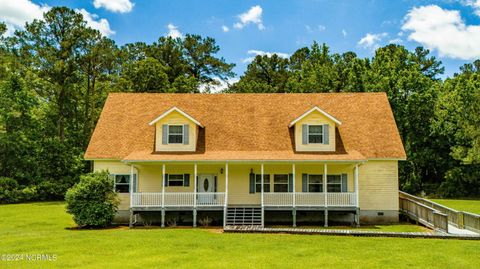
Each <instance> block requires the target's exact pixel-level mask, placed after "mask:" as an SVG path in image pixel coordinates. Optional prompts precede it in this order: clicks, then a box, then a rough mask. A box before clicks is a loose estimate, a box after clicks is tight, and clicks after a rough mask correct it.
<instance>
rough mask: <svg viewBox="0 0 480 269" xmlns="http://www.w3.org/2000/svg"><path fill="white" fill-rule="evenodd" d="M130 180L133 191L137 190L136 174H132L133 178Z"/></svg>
mask: <svg viewBox="0 0 480 269" xmlns="http://www.w3.org/2000/svg"><path fill="white" fill-rule="evenodd" d="M132 182H133V185H132V187H133V192H137V188H138V187H137V184H138V183H137V174H133V180H132Z"/></svg>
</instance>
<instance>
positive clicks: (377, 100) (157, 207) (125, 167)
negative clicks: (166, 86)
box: [85, 93, 406, 226]
mask: <svg viewBox="0 0 480 269" xmlns="http://www.w3.org/2000/svg"><path fill="white" fill-rule="evenodd" d="M85 159H87V160H92V161H93V169H94V170H95V171H100V170H108V171H109V173H110V174H111V175H112V177H113V178H114V179H115V186H114V187H115V190H116V191H117V192H118V193H119V196H120V198H121V204H120V206H119V212H118V219H122V217H123V218H124V219H125V220H126V219H129V222H130V224H133V222H135V221H138V220H139V218H143V219H147V218H154V219H155V218H156V219H158V220H159V222H160V223H161V225H162V226H164V225H165V223H166V222H168V221H169V220H171V219H172V218H173V219H174V221H177V220H182V221H185V222H193V225H194V226H195V225H197V223H198V222H199V221H200V218H203V217H205V216H211V217H212V218H213V219H215V221H217V223H219V224H222V223H223V225H229V224H235V225H241V224H256V225H264V224H265V223H269V222H272V221H275V220H283V221H288V222H289V223H291V224H292V225H293V226H295V225H296V223H297V221H303V220H305V221H308V220H317V221H319V222H321V223H323V224H324V225H325V226H327V225H328V223H329V221H334V220H339V221H351V222H352V223H356V224H357V225H358V224H360V223H379V222H397V221H398V209H399V208H398V207H399V206H398V199H399V198H398V161H401V160H405V159H406V155H405V151H404V148H403V145H402V141H401V139H400V135H399V133H398V129H397V126H396V123H395V119H394V117H393V114H392V111H391V108H390V105H389V102H388V99H387V96H386V94H384V93H321V94H148V93H112V94H110V95H109V96H108V98H107V101H106V103H105V106H104V108H103V111H102V113H101V115H100V118H99V121H98V123H97V126H96V128H95V131H94V132H93V135H92V138H91V140H90V143H89V145H88V148H87V151H86V153H85Z"/></svg>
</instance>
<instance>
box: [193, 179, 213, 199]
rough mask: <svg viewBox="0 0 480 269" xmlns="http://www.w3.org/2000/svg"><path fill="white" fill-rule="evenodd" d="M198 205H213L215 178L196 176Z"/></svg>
mask: <svg viewBox="0 0 480 269" xmlns="http://www.w3.org/2000/svg"><path fill="white" fill-rule="evenodd" d="M197 184H198V185H197V186H198V203H199V204H203V205H206V204H213V203H214V202H215V193H214V192H215V176H213V175H199V176H198V182H197Z"/></svg>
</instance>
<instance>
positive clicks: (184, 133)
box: [183, 124, 190, 145]
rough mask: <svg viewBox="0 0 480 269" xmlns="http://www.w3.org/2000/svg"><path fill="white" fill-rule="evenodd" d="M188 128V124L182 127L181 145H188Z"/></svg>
mask: <svg viewBox="0 0 480 269" xmlns="http://www.w3.org/2000/svg"><path fill="white" fill-rule="evenodd" d="M189 127H190V126H189V125H188V124H185V125H183V144H184V145H188V138H189V136H188V128H189Z"/></svg>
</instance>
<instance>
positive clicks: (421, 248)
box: [0, 203, 480, 269]
mask: <svg viewBox="0 0 480 269" xmlns="http://www.w3.org/2000/svg"><path fill="white" fill-rule="evenodd" d="M0 216H1V217H0V257H1V255H2V254H15V253H18V254H55V255H57V260H56V261H35V262H34V261H25V260H24V261H15V262H13V261H10V262H7V261H2V260H1V259H0V268H242V269H243V268H293V267H295V268H346V267H349V268H351V267H353V268H386V267H390V268H478V263H479V262H480V244H479V242H478V241H461V240H439V239H405V238H368V237H365V238H361V237H340V236H338V237H335V236H316V235H286V234H223V233H221V232H219V231H218V230H212V229H190V228H182V229H156V228H152V229H142V228H136V229H128V228H125V227H119V228H113V229H105V230H75V229H73V230H72V229H69V228H71V227H74V223H73V222H72V220H71V218H70V216H69V215H67V214H66V213H65V212H64V204H63V203H31V204H18V205H3V206H0ZM391 227H393V226H391ZM391 227H390V228H385V229H392V228H391ZM395 229H398V227H397V228H395Z"/></svg>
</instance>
